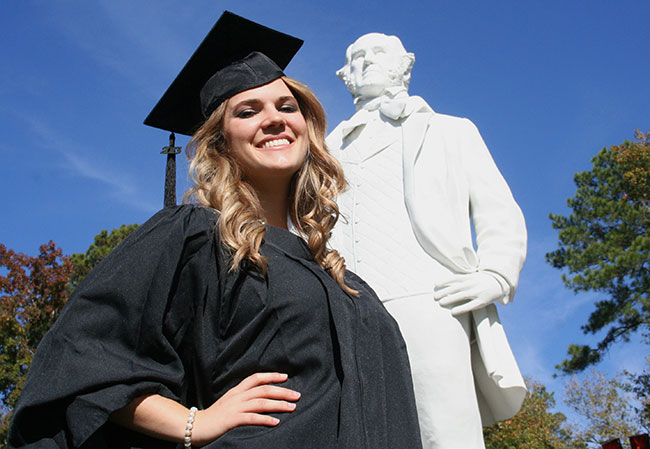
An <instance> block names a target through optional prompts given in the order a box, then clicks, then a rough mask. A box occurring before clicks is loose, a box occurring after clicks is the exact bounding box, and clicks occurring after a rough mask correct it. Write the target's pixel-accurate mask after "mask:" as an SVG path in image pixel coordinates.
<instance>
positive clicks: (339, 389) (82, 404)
mask: <svg viewBox="0 0 650 449" xmlns="http://www.w3.org/2000/svg"><path fill="white" fill-rule="evenodd" d="M235 17H236V16H235ZM222 19H223V17H222ZM242 20H243V19H242ZM220 22H221V21H220ZM249 24H250V22H249ZM217 25H219V23H218V24H217ZM244 25H246V24H244ZM242 26H243V25H242V24H241V23H238V26H237V27H235V29H237V30H241V29H242ZM246 26H250V25H246ZM265 30H267V31H268V29H265ZM271 31H272V30H271ZM213 32H214V29H213ZM244 34H246V33H244ZM237 35H239V34H237ZM208 37H210V36H208ZM220 39H223V36H221V38H220ZM265 40H266V39H262V38H260V39H258V40H256V41H255V42H262V41H265ZM206 41H207V42H209V39H207V38H206ZM206 41H204V43H203V44H202V47H203V46H204V45H206ZM232 42H236V41H231V45H235V44H233V43H232ZM270 45H271V50H272V49H273V48H274V47H275V46H277V45H278V44H277V42H276V43H274V42H271V43H270ZM202 47H199V50H197V53H199V52H200V51H201V49H202ZM226 47H227V46H226ZM227 48H228V47H227ZM204 54H205V52H204ZM207 54H210V55H214V52H207ZM195 56H196V54H195ZM195 59H197V58H195V57H193V58H192V59H191V60H190V63H188V65H186V67H185V69H184V71H183V72H181V74H180V75H179V77H178V78H177V80H176V81H175V83H180V84H182V85H187V83H185V82H184V81H183V79H185V78H184V76H185V75H184V73H185V72H186V71H188V70H189V71H194V70H196V68H195V67H193V66H192V61H193V60H195ZM198 59H201V58H198ZM287 62H288V61H287ZM201 70H210V71H211V73H210V74H208V75H207V76H203V77H198V78H197V77H196V76H191V77H190V78H192V79H194V80H195V81H194V84H191V85H192V86H194V85H195V84H196V79H201V83H200V85H199V86H196V87H193V88H192V89H196V90H198V89H200V90H201V92H200V95H199V94H198V93H196V95H195V94H194V92H189V93H188V92H185V98H186V100H185V102H184V103H182V104H185V103H188V104H196V103H198V102H195V101H192V100H190V99H192V98H197V97H199V96H200V100H201V101H200V103H201V114H200V116H201V118H200V119H198V120H199V121H198V123H190V124H189V126H188V127H185V126H181V125H178V121H180V120H183V119H184V117H185V114H183V113H182V111H179V110H178V109H177V106H174V107H173V108H171V109H173V111H174V112H173V114H172V118H173V120H174V121H173V123H172V125H171V126H167V125H165V126H162V125H154V126H161V127H164V128H165V129H170V128H171V130H173V131H177V132H187V131H188V129H190V128H191V129H194V128H196V126H198V129H197V130H196V131H195V132H194V133H193V137H192V139H191V141H190V144H189V146H188V156H189V158H190V161H191V162H190V173H191V176H192V179H193V181H194V186H193V187H192V188H191V189H190V190H189V191H188V193H187V194H186V201H187V203H188V204H185V205H183V206H178V207H173V208H167V209H164V210H162V211H161V212H159V213H158V214H156V215H155V216H154V217H152V218H151V219H150V220H149V221H147V222H146V223H145V224H144V225H142V226H141V227H140V228H139V229H138V230H137V231H136V232H134V233H133V234H131V236H129V238H128V239H127V240H125V241H124V243H123V244H122V245H120V246H119V247H118V248H117V249H116V250H115V251H114V252H113V253H112V254H111V255H110V256H109V257H107V258H106V259H105V260H104V261H103V262H102V263H101V264H99V265H98V266H97V267H96V269H95V270H94V271H93V272H92V273H91V274H90V275H88V277H87V278H86V280H85V281H84V283H83V284H82V285H81V286H80V287H79V288H78V289H77V291H75V293H74V294H73V296H72V297H71V298H70V300H69V302H68V304H67V305H66V308H65V310H64V312H63V313H62V314H61V316H60V317H59V319H58V320H57V322H56V323H55V325H54V327H53V328H52V329H51V331H50V332H49V333H48V334H47V336H46V337H45V339H44V340H43V342H42V343H41V345H40V346H39V349H38V351H37V354H36V356H35V358H34V362H33V365H32V367H31V369H30V373H29V376H28V379H27V382H26V385H25V389H24V390H23V395H22V397H21V398H20V400H19V403H18V405H17V407H16V410H15V415H14V419H13V423H12V427H11V430H10V436H9V446H10V447H12V448H13V447H16V448H18V447H21V448H27V447H29V448H37V447H39V448H40V447H57V448H71V447H75V448H77V447H84V448H108V447H110V448H153V447H156V448H160V447H175V446H176V445H179V446H185V447H190V446H192V445H195V446H203V447H206V448H264V449H273V448H307V447H309V448H324V449H325V448H393V447H399V448H419V447H421V444H420V436H419V429H418V424H417V414H416V410H415V402H414V397H413V389H412V385H411V377H410V372H409V365H408V359H407V356H406V351H405V345H404V341H403V340H402V337H401V335H400V333H399V329H398V327H397V324H396V323H395V321H394V320H393V319H392V318H391V317H390V315H388V313H387V312H386V310H385V309H384V308H383V306H382V304H381V302H380V301H379V300H378V299H377V297H376V296H375V294H374V293H373V292H372V290H371V289H370V288H369V287H368V286H367V285H366V284H365V283H364V282H363V281H362V280H361V279H359V278H358V277H356V276H355V275H354V274H352V273H349V272H346V271H345V264H344V261H343V259H342V258H341V257H340V256H339V255H338V253H337V252H336V251H334V250H332V249H329V248H327V246H326V245H327V241H328V238H329V236H330V231H331V229H332V227H333V226H334V224H335V223H336V220H337V219H338V209H337V206H336V203H335V201H334V199H335V197H336V195H337V194H338V193H339V192H340V191H341V190H342V189H343V188H344V187H345V180H344V178H343V173H342V170H341V167H340V165H339V164H338V163H337V162H336V160H335V159H334V158H333V157H332V156H330V154H329V153H328V151H327V148H326V146H325V142H324V137H325V130H326V124H325V113H324V111H323V108H322V106H321V105H320V103H319V102H318V100H317V99H316V97H315V96H314V94H313V93H312V92H311V91H310V90H309V89H308V88H307V87H306V86H304V85H303V84H301V83H299V82H297V81H294V80H291V79H289V78H287V77H285V76H284V74H283V73H282V70H281V69H280V68H279V67H278V65H277V64H276V63H275V62H274V61H273V60H271V59H270V58H269V57H267V56H266V55H265V54H263V53H260V52H253V53H250V54H249V55H248V56H246V57H244V58H243V59H239V60H235V61H234V62H232V63H231V64H230V65H226V64H223V66H222V68H220V69H219V70H217V71H216V73H214V74H212V73H213V72H212V70H214V69H201ZM210 75H212V76H210ZM208 78H209V79H208ZM179 79H181V81H179ZM206 79H207V81H205V80H206ZM173 86H174V85H172V87H173ZM201 86H203V87H202V88H201ZM170 91H173V89H172V88H170V89H169V90H168V93H167V94H166V96H167V95H168V94H169V92H170ZM168 101H169V99H168V97H163V100H161V102H162V104H163V106H162V107H163V108H168V107H169V106H168V105H167V104H166V102H168ZM160 104H161V103H159V106H160ZM157 107H158V106H157ZM192 113H193V112H192V111H190V112H188V114H192Z"/></svg>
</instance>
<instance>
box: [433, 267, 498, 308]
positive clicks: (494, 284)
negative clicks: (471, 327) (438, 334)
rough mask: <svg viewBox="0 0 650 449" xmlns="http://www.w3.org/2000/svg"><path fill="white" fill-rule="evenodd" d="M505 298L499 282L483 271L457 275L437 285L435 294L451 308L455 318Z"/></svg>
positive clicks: (439, 300) (441, 303)
mask: <svg viewBox="0 0 650 449" xmlns="http://www.w3.org/2000/svg"><path fill="white" fill-rule="evenodd" d="M503 296H504V292H503V289H502V288H501V284H499V281H497V280H496V279H495V278H494V277H493V276H491V275H489V274H487V273H484V272H481V271H477V272H476V273H470V274H458V275H455V276H454V277H452V278H450V279H447V280H445V281H443V282H441V283H440V284H439V285H437V286H436V288H435V292H434V298H435V300H436V301H438V302H439V304H440V305H441V306H443V307H451V314H452V315H454V316H456V315H460V314H463V313H466V312H471V311H472V310H477V309H481V308H483V307H485V306H487V305H489V304H492V303H493V302H494V301H497V300H498V299H501V298H503Z"/></svg>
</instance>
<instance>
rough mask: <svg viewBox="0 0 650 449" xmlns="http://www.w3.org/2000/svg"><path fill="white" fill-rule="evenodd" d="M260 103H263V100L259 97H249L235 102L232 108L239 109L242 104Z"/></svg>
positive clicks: (252, 104)
mask: <svg viewBox="0 0 650 449" xmlns="http://www.w3.org/2000/svg"><path fill="white" fill-rule="evenodd" d="M260 103H262V100H260V99H259V98H249V99H247V100H242V101H240V102H239V103H236V104H234V105H233V106H232V109H233V110H234V109H237V108H239V107H241V106H254V105H258V104H260Z"/></svg>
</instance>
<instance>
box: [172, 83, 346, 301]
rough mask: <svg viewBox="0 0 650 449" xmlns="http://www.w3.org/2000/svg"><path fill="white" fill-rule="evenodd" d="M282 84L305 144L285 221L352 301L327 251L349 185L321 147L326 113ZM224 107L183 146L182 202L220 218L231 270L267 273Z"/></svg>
mask: <svg viewBox="0 0 650 449" xmlns="http://www.w3.org/2000/svg"><path fill="white" fill-rule="evenodd" d="M281 79H282V81H284V83H285V84H286V85H287V87H288V88H289V90H290V91H291V93H292V94H293V95H294V97H295V98H296V100H297V102H298V105H299V107H300V112H301V113H302V115H303V116H304V118H305V122H306V123H307V132H308V140H309V150H308V152H307V156H306V158H305V161H304V163H303V166H302V167H301V168H300V170H299V171H298V172H297V173H296V174H295V175H294V176H293V178H292V181H291V187H290V198H289V207H290V210H289V216H290V217H291V221H292V222H293V223H294V225H295V227H296V228H297V229H298V231H299V232H300V234H301V235H303V236H304V237H305V239H306V240H307V246H309V249H310V251H311V253H312V255H313V257H314V260H315V261H316V262H317V263H318V264H319V265H320V266H322V267H323V268H324V269H325V270H326V271H327V272H328V273H329V274H330V276H332V278H334V280H335V281H336V282H337V283H338V284H339V285H340V286H341V287H342V288H343V289H344V290H345V291H347V292H348V293H351V294H355V295H356V294H357V292H356V291H355V290H352V289H351V288H349V287H348V286H347V285H345V282H344V273H345V262H344V260H343V258H342V257H341V256H340V255H339V253H338V252H337V251H336V250H331V249H328V248H327V246H326V245H327V241H328V239H329V237H330V235H331V231H332V228H333V227H334V224H335V223H336V221H337V220H338V218H339V209H338V206H337V205H336V202H335V198H336V197H337V196H338V194H339V193H341V192H342V191H343V190H344V189H345V188H346V186H347V184H346V182H345V178H344V176H343V169H342V168H341V165H340V164H339V162H338V161H337V160H336V159H335V158H334V157H333V156H332V155H330V154H329V152H328V150H327V147H326V145H325V131H326V127H327V123H326V118H325V111H324V109H323V106H322V105H321V104H320V102H319V101H318V99H317V98H316V96H315V95H314V93H313V92H312V91H311V90H310V89H309V88H308V87H307V86H305V85H304V84H302V83H300V82H298V81H296V80H293V79H291V78H287V77H282V78H281ZM226 104H227V101H225V102H223V103H222V104H221V105H220V106H219V107H218V108H217V109H216V110H215V111H214V112H213V113H212V114H211V115H210V117H209V118H208V119H207V120H206V121H205V123H204V124H203V125H202V126H201V127H200V128H199V129H198V131H196V133H195V134H194V136H193V137H192V139H191V140H190V143H189V144H188V146H187V156H188V158H189V159H190V176H191V178H192V180H193V181H194V186H193V187H191V188H190V189H189V190H188V191H187V192H186V193H185V196H184V201H189V202H194V203H198V204H201V205H204V206H209V207H212V208H214V209H216V210H218V211H219V212H220V216H219V220H218V222H217V229H218V232H219V237H220V239H221V242H223V243H224V244H225V245H226V246H227V247H228V248H229V249H230V250H231V253H232V263H231V270H234V269H236V268H237V267H239V265H240V264H241V262H242V261H243V260H249V261H251V262H252V263H253V264H254V265H256V266H257V267H258V268H259V269H260V270H261V271H262V272H265V271H266V260H265V259H264V257H263V256H262V255H261V254H260V251H259V249H260V245H261V243H262V238H263V237H264V233H265V228H264V214H263V210H262V206H261V204H260V201H259V198H258V196H257V193H256V192H255V190H254V189H253V187H252V186H251V184H249V183H248V182H247V181H246V180H245V179H244V177H243V172H242V170H241V168H240V167H239V165H238V164H237V162H236V161H235V159H234V158H233V157H232V156H231V154H230V153H229V151H228V148H227V145H226V141H225V138H224V136H223V133H222V130H223V119H224V115H225V111H226Z"/></svg>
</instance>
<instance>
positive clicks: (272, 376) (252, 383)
mask: <svg viewBox="0 0 650 449" xmlns="http://www.w3.org/2000/svg"><path fill="white" fill-rule="evenodd" d="M288 377H289V376H288V375H287V374H286V373H255V374H251V375H250V376H248V377H247V378H246V379H244V380H242V381H241V382H239V385H237V386H236V387H234V388H233V390H250V389H251V388H254V387H257V386H258V385H264V384H271V383H281V382H284V381H286V380H287V379H288Z"/></svg>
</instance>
